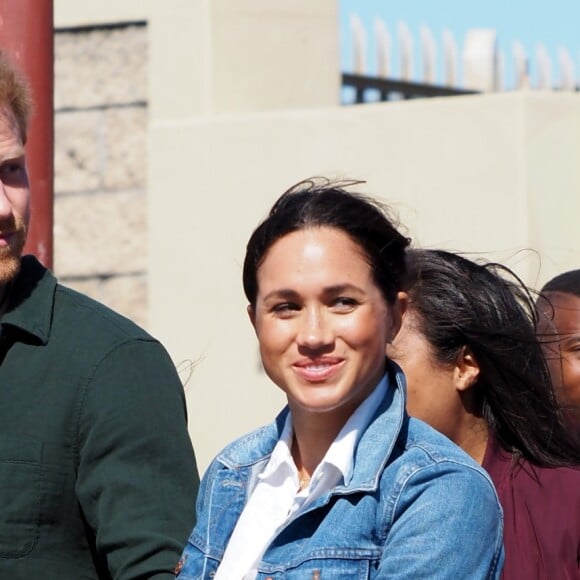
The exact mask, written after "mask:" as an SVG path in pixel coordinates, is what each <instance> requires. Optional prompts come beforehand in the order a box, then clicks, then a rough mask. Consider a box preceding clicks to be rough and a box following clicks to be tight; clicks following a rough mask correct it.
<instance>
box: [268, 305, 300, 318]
mask: <svg viewBox="0 0 580 580" xmlns="http://www.w3.org/2000/svg"><path fill="white" fill-rule="evenodd" d="M297 310H299V306H298V305H297V304H293V303H292V302H283V303H281V304H276V305H275V306H274V307H273V308H272V311H273V312H274V313H275V314H277V315H279V316H288V315H290V314H292V313H293V312H296V311H297Z"/></svg>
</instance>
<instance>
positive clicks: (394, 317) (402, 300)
mask: <svg viewBox="0 0 580 580" xmlns="http://www.w3.org/2000/svg"><path fill="white" fill-rule="evenodd" d="M408 304H409V296H408V295H407V293H406V292H397V296H396V298H395V300H394V302H393V304H392V305H390V308H389V310H390V328H389V332H388V334H387V344H391V342H393V339H394V338H395V336H397V333H398V332H399V330H401V324H402V323H403V316H405V313H406V312H407V305H408Z"/></svg>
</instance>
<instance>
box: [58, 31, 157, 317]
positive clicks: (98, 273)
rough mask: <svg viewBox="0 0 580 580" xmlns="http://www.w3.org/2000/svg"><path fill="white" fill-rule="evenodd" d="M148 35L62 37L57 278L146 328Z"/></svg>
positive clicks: (69, 33) (66, 33)
mask: <svg viewBox="0 0 580 580" xmlns="http://www.w3.org/2000/svg"><path fill="white" fill-rule="evenodd" d="M147 68H148V58H147V28H146V26H136V25H128V26H122V25H120V26H119V27H115V28H111V27H104V28H101V29H99V28H90V29H79V30H76V31H70V30H66V31H60V32H59V31H58V30H57V31H56V34H55V210H54V211H55V224H54V248H55V250H54V270H55V273H56V275H57V276H58V277H59V279H60V281H61V282H62V283H64V284H66V285H68V286H71V287H73V288H76V289H78V290H80V291H81V292H84V293H86V294H88V295H89V296H91V297H93V298H95V299H96V300H99V301H100V302H103V303H105V304H107V305H109V306H111V307H112V308H114V309H115V310H118V311H119V312H120V313H122V314H124V315H125V316H128V317H129V318H132V319H133V320H136V321H137V322H139V323H140V324H142V325H144V324H146V312H147V283H146V281H147V276H146V273H147V253H146V252H147V224H146V215H147V211H146V203H147V192H146V176H147V122H148V118H147Z"/></svg>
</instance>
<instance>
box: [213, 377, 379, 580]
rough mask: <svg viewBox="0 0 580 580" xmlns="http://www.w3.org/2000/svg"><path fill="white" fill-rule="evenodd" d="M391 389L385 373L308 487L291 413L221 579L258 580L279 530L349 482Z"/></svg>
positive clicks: (237, 531) (238, 525) (235, 534)
mask: <svg viewBox="0 0 580 580" xmlns="http://www.w3.org/2000/svg"><path fill="white" fill-rule="evenodd" d="M386 393H387V377H386V375H385V376H383V378H382V379H381V381H380V382H379V384H378V385H377V387H376V388H375V389H374V390H373V392H372V393H371V394H370V395H369V396H368V397H367V398H366V399H365V400H364V401H363V402H362V403H361V404H360V405H359V407H358V408H357V409H356V410H355V412H354V413H353V414H352V415H351V416H350V418H349V419H348V421H347V422H346V423H345V424H344V427H343V428H342V429H341V431H340V433H339V434H338V435H337V437H336V439H335V440H334V441H333V442H332V444H331V445H330V447H329V449H328V451H327V452H326V455H325V456H324V458H323V459H322V461H321V462H320V464H319V465H318V466H317V468H316V469H315V470H314V473H313V474H312V478H311V480H310V483H309V484H308V486H307V487H305V488H304V489H303V490H300V489H299V488H300V482H299V477H298V470H297V469H296V465H295V464H294V460H293V459H292V454H291V448H292V438H293V430H292V416H291V414H290V413H288V416H287V417H286V423H285V424H284V429H283V431H282V434H281V436H280V439H279V440H278V443H276V446H275V447H274V450H273V451H272V455H271V456H270V460H269V461H268V463H267V465H266V467H265V468H264V470H263V471H262V473H260V475H259V476H258V482H257V484H256V487H255V488H254V490H253V491H252V492H251V495H250V499H249V500H248V503H247V504H246V506H245V507H244V509H243V511H242V513H241V515H240V518H239V519H238V521H237V523H236V526H235V528H234V531H233V533H232V536H231V538H230V540H229V542H228V545H227V547H226V551H225V553H224V557H223V559H222V561H221V563H220V565H219V567H218V569H217V572H216V575H215V579H216V580H254V579H255V577H256V574H257V569H256V566H257V564H258V562H259V561H260V560H261V558H262V555H263V554H264V552H265V551H266V549H267V548H268V546H269V545H270V544H271V543H272V540H273V539H274V538H275V537H276V535H277V533H278V531H279V530H280V529H281V528H282V527H283V526H284V525H286V524H287V523H288V522H289V521H290V519H294V518H295V517H296V516H298V515H299V514H300V513H302V512H303V511H305V510H306V508H307V507H308V506H309V505H310V504H311V503H313V502H314V501H316V500H317V499H318V498H320V497H322V496H323V495H324V494H326V493H328V492H329V491H331V490H332V489H333V488H334V487H336V485H337V484H338V483H340V482H343V483H344V484H348V482H349V481H350V478H351V476H352V469H353V457H354V451H355V448H356V445H357V443H358V441H359V439H360V437H361V435H362V433H363V432H364V430H365V429H366V428H367V426H368V424H369V423H370V421H371V419H372V417H373V414H374V412H375V411H376V409H377V408H378V406H379V405H380V403H381V401H382V400H383V398H384V397H385V395H386Z"/></svg>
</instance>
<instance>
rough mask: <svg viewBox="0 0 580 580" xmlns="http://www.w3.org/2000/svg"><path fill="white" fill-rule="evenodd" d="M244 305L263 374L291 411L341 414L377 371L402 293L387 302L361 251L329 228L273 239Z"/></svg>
mask: <svg viewBox="0 0 580 580" xmlns="http://www.w3.org/2000/svg"><path fill="white" fill-rule="evenodd" d="M257 280H258V295H257V299H256V306H255V310H253V309H252V308H251V307H250V308H249V312H250V317H251V320H252V324H253V325H254V328H255V331H256V334H257V337H258V341H259V343H260V352H261V355H262V362H263V365H264V368H265V370H266V372H267V373H268V376H269V377H270V378H271V379H272V380H273V381H274V383H276V384H277V385H278V386H279V387H280V388H281V389H282V390H283V391H284V392H285V393H286V396H287V397H288V403H289V406H290V408H291V410H292V412H293V414H294V415H295V416H296V414H297V413H303V414H304V413H335V414H337V417H338V416H340V417H343V416H344V419H345V420H346V418H347V417H348V416H350V414H351V413H352V412H353V411H354V409H355V408H356V407H357V406H358V405H359V404H360V403H361V402H362V401H363V400H364V399H365V398H366V396H367V395H368V394H369V393H370V392H371V391H372V390H373V389H374V388H375V386H376V385H377V383H378V381H379V380H380V378H381V377H382V375H383V373H384V372H385V348H386V344H387V342H388V341H390V339H391V338H392V337H393V336H394V334H396V332H397V330H398V328H399V325H400V319H401V311H402V310H403V309H404V305H405V300H406V297H405V295H404V294H402V293H401V295H400V296H399V297H398V298H397V300H396V302H395V304H394V305H393V306H389V305H388V304H387V303H386V301H385V299H384V297H383V295H382V293H381V290H380V289H379V288H378V286H376V284H375V282H374V279H373V276H372V273H371V269H370V267H369V265H368V264H367V261H366V259H365V256H364V253H363V250H362V249H361V248H360V246H358V244H356V243H355V242H354V241H353V240H352V239H351V238H350V237H349V236H348V235H347V234H345V233H344V232H342V231H341V230H338V229H335V228H330V227H319V228H309V229H303V230H298V231H295V232H292V233H290V234H287V235H285V236H284V237H282V238H280V239H279V240H278V241H276V242H275V243H274V244H273V245H272V246H271V247H270V249H269V250H268V252H267V253H266V256H265V259H264V260H263V262H262V264H261V265H260V267H259V269H258V272H257Z"/></svg>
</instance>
